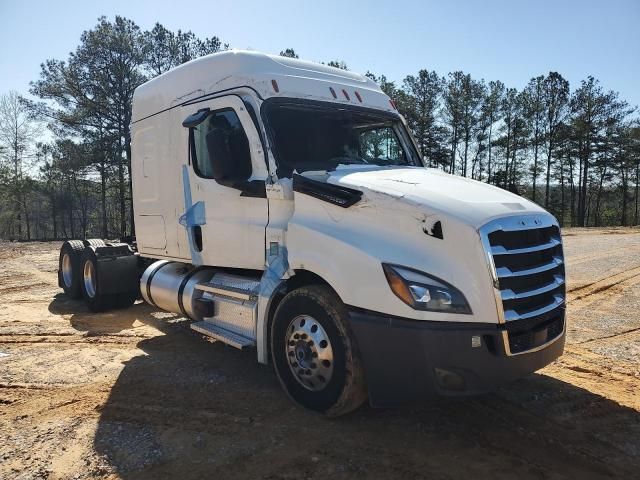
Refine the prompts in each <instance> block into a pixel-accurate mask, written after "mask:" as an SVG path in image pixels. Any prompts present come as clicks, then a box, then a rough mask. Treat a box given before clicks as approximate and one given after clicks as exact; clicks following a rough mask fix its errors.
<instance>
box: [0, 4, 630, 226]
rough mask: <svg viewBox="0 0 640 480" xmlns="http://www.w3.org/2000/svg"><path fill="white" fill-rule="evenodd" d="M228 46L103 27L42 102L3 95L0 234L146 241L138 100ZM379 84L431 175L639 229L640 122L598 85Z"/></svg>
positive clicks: (556, 81) (464, 77) (569, 219)
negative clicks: (138, 187) (159, 79)
mask: <svg viewBox="0 0 640 480" xmlns="http://www.w3.org/2000/svg"><path fill="white" fill-rule="evenodd" d="M227 48H229V45H228V44H226V43H223V42H222V40H221V39H220V38H218V37H216V36H212V37H209V38H198V37H197V36H196V35H194V34H193V33H192V32H190V31H186V32H183V31H181V30H178V31H177V32H173V31H170V30H168V29H167V28H165V27H164V26H162V25H161V24H159V23H158V24H156V25H155V26H154V27H153V29H151V30H148V31H143V30H141V29H140V28H139V27H138V26H137V25H136V24H135V23H134V22H133V21H131V20H129V19H126V18H123V17H119V16H117V17H115V19H114V20H113V21H110V20H108V19H107V18H105V17H102V18H100V19H99V20H98V23H97V25H95V26H94V27H93V28H92V29H91V30H87V31H85V32H84V33H83V34H82V36H81V38H80V44H79V45H78V47H77V48H76V50H75V51H74V52H72V53H70V54H69V56H68V58H67V59H66V60H57V59H50V60H47V61H45V62H44V63H43V64H42V65H41V70H40V75H39V78H37V79H35V80H34V81H33V82H31V84H30V90H29V93H31V95H32V97H33V98H35V99H36V100H30V99H26V98H24V97H23V96H20V95H19V94H18V93H16V92H8V93H6V94H4V95H2V96H0V202H1V205H2V210H1V211H0V238H8V239H58V238H82V237H92V236H99V237H102V238H114V237H126V236H129V235H132V234H134V233H135V232H134V228H133V224H132V217H133V212H132V201H131V149H130V138H129V124H130V122H131V104H132V98H133V92H134V90H135V88H136V87H137V86H139V85H140V84H142V83H144V82H145V81H147V80H149V79H151V78H153V77H154V76H157V75H160V74H162V73H164V72H166V71H167V70H170V69H171V68H174V67H176V66H178V65H180V64H182V63H184V62H187V61H189V60H192V59H194V58H197V57H199V56H202V55H207V54H210V53H215V52H218V51H221V50H225V49H227ZM280 54H281V55H283V56H287V57H295V58H297V57H298V55H297V54H296V52H295V50H294V49H292V48H287V49H285V50H283V51H282V52H280ZM326 63H327V65H330V66H334V67H337V68H342V69H348V67H347V65H346V64H345V62H344V61H342V60H331V61H328V62H326ZM366 75H367V76H368V77H370V78H371V79H373V80H374V81H376V82H377V83H378V84H379V85H380V86H381V88H382V89H383V90H384V91H385V92H386V93H387V94H388V95H389V96H390V97H391V99H392V100H393V102H394V103H395V105H396V106H397V108H398V110H399V111H400V112H401V113H402V114H403V116H404V117H405V119H406V120H407V123H408V125H409V128H410V129H411V130H412V132H413V134H414V136H415V139H416V141H417V144H418V147H419V149H420V153H421V154H422V155H423V157H424V159H425V161H426V163H427V164H428V165H429V166H431V167H434V168H440V169H443V170H445V171H447V172H450V173H454V174H458V175H462V176H465V177H470V178H473V179H476V180H479V181H483V182H487V183H490V184H493V185H496V186H499V187H501V188H505V189H508V190H510V191H513V192H515V193H518V194H520V195H523V196H525V197H527V198H530V199H531V200H532V201H534V202H537V203H538V204H540V205H542V206H543V207H544V208H546V209H548V210H549V211H550V212H551V213H553V214H554V215H556V217H557V218H558V219H559V221H560V222H561V224H562V225H570V226H609V225H623V226H626V225H638V224H639V213H640V212H639V207H640V198H639V193H640V192H639V184H640V120H639V118H638V116H637V110H636V108H634V107H632V106H631V105H629V103H628V102H626V101H625V100H624V99H621V98H620V95H619V94H618V93H617V92H614V91H611V90H606V89H605V88H604V87H603V86H602V85H601V84H600V82H599V81H598V80H597V79H595V78H593V77H588V78H587V79H585V80H583V81H582V82H581V83H580V84H579V85H577V86H574V88H573V90H572V89H571V88H570V85H569V82H568V81H567V80H566V79H565V78H563V77H562V75H561V74H560V73H558V72H549V73H548V74H546V75H540V76H537V77H533V78H531V80H530V81H529V83H528V84H527V85H526V86H524V88H522V89H521V90H518V89H516V88H513V87H509V86H506V85H505V84H504V83H502V82H501V81H499V80H494V81H485V80H484V79H475V78H473V77H471V75H470V74H466V73H464V72H461V71H456V72H451V73H449V74H448V75H446V76H442V75H440V74H438V73H436V72H434V71H430V70H420V71H418V72H417V73H416V74H412V75H407V76H406V77H405V78H404V79H403V80H402V81H401V82H394V81H390V80H389V79H388V78H387V77H386V76H385V75H383V74H377V75H376V74H373V73H371V72H367V74H366ZM45 129H47V130H48V132H49V133H48V134H45V132H44V130H45Z"/></svg>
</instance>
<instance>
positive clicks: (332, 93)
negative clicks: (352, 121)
mask: <svg viewBox="0 0 640 480" xmlns="http://www.w3.org/2000/svg"><path fill="white" fill-rule="evenodd" d="M329 90H331V95H333V98H338V95H336V91H335V90H334V89H333V87H329Z"/></svg>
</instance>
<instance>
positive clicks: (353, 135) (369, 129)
mask: <svg viewBox="0 0 640 480" xmlns="http://www.w3.org/2000/svg"><path fill="white" fill-rule="evenodd" d="M266 117H267V121H268V124H269V127H270V130H271V134H272V137H273V141H274V143H275V145H274V147H275V151H276V156H277V160H278V171H279V173H280V174H284V175H287V176H288V175H291V173H292V172H293V171H294V170H296V171H298V172H303V171H309V170H334V169H335V168H336V167H337V166H338V165H381V166H399V165H400V166H417V165H419V160H418V157H417V154H416V153H415V151H413V149H412V148H411V149H407V148H406V147H405V145H408V144H409V142H408V138H407V137H406V132H405V130H404V126H403V124H402V122H401V121H400V120H399V119H398V118H397V117H396V116H395V115H392V114H385V113H384V112H371V111H369V110H364V109H355V108H345V107H341V106H339V105H333V104H329V105H326V106H325V105H316V104H313V105H310V104H308V103H305V104H296V103H279V104H275V105H270V106H269V108H267V109H266Z"/></svg>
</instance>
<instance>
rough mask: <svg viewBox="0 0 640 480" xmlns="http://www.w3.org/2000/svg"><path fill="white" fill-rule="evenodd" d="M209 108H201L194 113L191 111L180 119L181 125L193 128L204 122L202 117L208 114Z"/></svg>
mask: <svg viewBox="0 0 640 480" xmlns="http://www.w3.org/2000/svg"><path fill="white" fill-rule="evenodd" d="M210 111H211V110H210V109H209V108H201V109H200V110H198V111H197V112H196V113H192V114H191V115H189V116H188V117H187V118H185V119H184V120H183V121H182V126H183V127H185V128H193V127H197V126H198V125H200V124H201V123H202V122H204V119H205V118H207V116H209V112H210Z"/></svg>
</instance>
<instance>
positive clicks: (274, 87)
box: [271, 80, 280, 93]
mask: <svg viewBox="0 0 640 480" xmlns="http://www.w3.org/2000/svg"><path fill="white" fill-rule="evenodd" d="M271 86H272V87H273V89H274V90H275V92H276V93H278V92H280V88H279V87H278V82H276V81H275V80H271Z"/></svg>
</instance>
